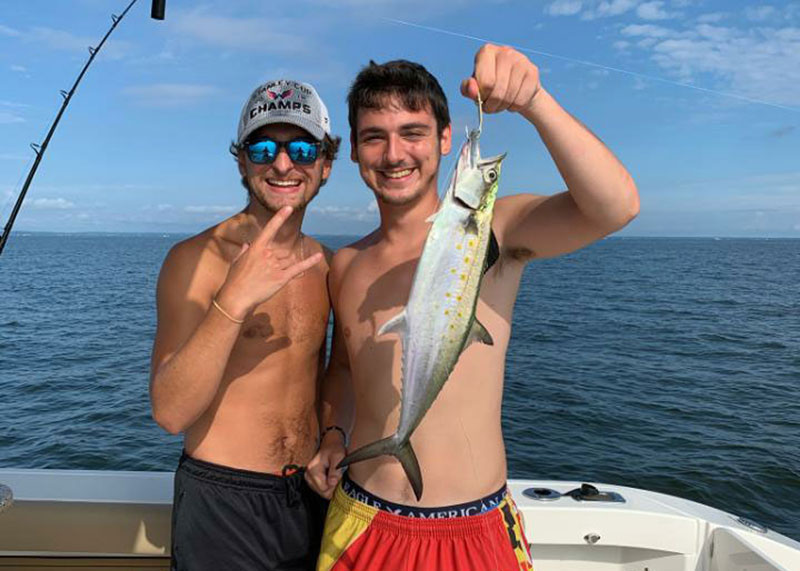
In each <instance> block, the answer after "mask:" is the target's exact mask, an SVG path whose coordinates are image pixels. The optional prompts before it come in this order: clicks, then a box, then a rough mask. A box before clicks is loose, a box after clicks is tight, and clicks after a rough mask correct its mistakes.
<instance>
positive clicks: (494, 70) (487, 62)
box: [461, 44, 542, 115]
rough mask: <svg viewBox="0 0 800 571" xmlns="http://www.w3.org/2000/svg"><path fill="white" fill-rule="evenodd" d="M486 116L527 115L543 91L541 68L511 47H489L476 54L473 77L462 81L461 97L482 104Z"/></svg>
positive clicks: (486, 46)
mask: <svg viewBox="0 0 800 571" xmlns="http://www.w3.org/2000/svg"><path fill="white" fill-rule="evenodd" d="M479 91H480V95H481V100H482V101H483V110H484V112H486V113H498V112H500V111H506V110H508V111H515V112H518V113H522V114H523V115H526V113H529V112H532V110H533V105H534V103H535V101H536V99H537V97H538V95H539V94H540V93H541V91H542V85H541V82H540V81H539V69H538V68H537V67H536V66H535V65H534V64H533V62H531V61H530V60H529V59H528V58H527V57H525V56H524V55H522V54H521V53H519V52H518V51H516V50H514V49H512V48H509V47H500V46H495V45H492V44H486V45H485V46H483V47H482V48H481V49H480V50H478V53H477V54H476V55H475V68H474V71H473V74H472V77H470V78H468V79H465V80H464V81H462V82H461V94H462V95H464V96H465V97H468V98H469V99H472V100H473V101H476V102H477V101H478V92H479Z"/></svg>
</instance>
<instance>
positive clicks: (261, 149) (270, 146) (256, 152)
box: [247, 139, 278, 165]
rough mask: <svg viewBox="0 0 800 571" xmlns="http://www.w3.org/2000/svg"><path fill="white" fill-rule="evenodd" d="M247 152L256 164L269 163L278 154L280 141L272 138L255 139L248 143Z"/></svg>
mask: <svg viewBox="0 0 800 571" xmlns="http://www.w3.org/2000/svg"><path fill="white" fill-rule="evenodd" d="M247 154H248V156H249V157H250V160H251V161H252V162H254V163H256V164H260V165H265V164H269V163H271V162H272V161H274V160H275V157H276V156H278V143H276V142H275V141H272V140H270V139H262V140H261V141H255V142H253V143H250V144H249V145H247Z"/></svg>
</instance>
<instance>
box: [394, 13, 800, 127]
mask: <svg viewBox="0 0 800 571" xmlns="http://www.w3.org/2000/svg"><path fill="white" fill-rule="evenodd" d="M381 19H383V20H386V21H388V22H392V23H394V24H401V25H403V26H409V27H412V28H419V29H421V30H427V31H429V32H436V33H439V34H445V35H448V36H456V37H458V38H464V39H467V40H474V41H477V42H482V43H492V44H505V42H499V41H497V40H490V39H487V38H481V37H478V36H471V35H469V34H462V33H460V32H454V31H452V30H445V29H444V28H435V27H433V26H425V25H422V24H415V23H414V22H407V21H405V20H398V19H396V18H387V17H381ZM506 45H509V46H511V47H513V48H514V49H516V50H519V51H521V52H527V53H531V54H536V55H540V56H544V57H549V58H553V59H559V60H563V61H567V62H570V63H576V64H579V65H585V66H588V67H594V68H597V69H604V70H607V71H613V72H616V73H621V74H623V75H629V76H631V77H637V78H639V79H647V80H649V81H658V82H661V83H667V84H669V85H675V86H677V87H686V88H688V89H694V90H696V91H702V92H704V93H712V94H714V95H718V96H720V97H729V98H731V99H738V100H740V101H745V102H747V103H755V104H758V105H766V106H768V107H774V108H776V109H783V110H784V111H792V112H794V113H800V109H797V108H795V107H787V106H786V105H780V104H779V103H772V102H770V101H764V100H762V99H754V98H752V97H746V96H744V95H737V94H735V93H728V92H726V91H717V90H716V89H709V88H708V87H700V86H698V85H692V84H691V83H684V82H681V81H675V80H672V79H666V78H663V77H659V76H656V75H648V74H646V73H639V72H636V71H630V70H627V69H621V68H618V67H611V66H608V65H603V64H599V63H595V62H591V61H586V60H582V59H577V58H571V57H568V56H562V55H558V54H554V53H550V52H544V51H541V50H534V49H532V48H526V47H522V46H516V45H514V44H506Z"/></svg>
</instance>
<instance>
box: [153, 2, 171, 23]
mask: <svg viewBox="0 0 800 571" xmlns="http://www.w3.org/2000/svg"><path fill="white" fill-rule="evenodd" d="M166 3H167V0H153V7H152V8H151V9H150V17H151V18H153V19H154V20H163V19H164V8H165V6H166Z"/></svg>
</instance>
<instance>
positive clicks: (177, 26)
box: [171, 8, 311, 53]
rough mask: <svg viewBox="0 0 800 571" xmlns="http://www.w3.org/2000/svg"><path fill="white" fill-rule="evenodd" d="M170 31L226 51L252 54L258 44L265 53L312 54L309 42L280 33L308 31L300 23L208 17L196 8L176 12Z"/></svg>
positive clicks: (203, 11) (211, 15)
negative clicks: (255, 43) (309, 52)
mask: <svg viewBox="0 0 800 571" xmlns="http://www.w3.org/2000/svg"><path fill="white" fill-rule="evenodd" d="M171 22H172V24H171V25H172V27H173V29H174V30H175V31H176V32H177V33H178V34H181V35H183V36H186V37H189V38H193V39H196V40H199V41H201V42H203V43H206V44H210V45H214V46H221V47H225V48H239V49H242V50H251V49H254V48H255V45H254V42H257V46H258V49H259V50H260V51H262V52H265V53H291V52H294V53H297V52H306V51H311V42H310V41H309V38H306V37H303V36H302V35H301V34H299V33H286V32H284V31H283V30H307V29H308V28H307V26H303V25H302V22H301V21H299V20H298V21H291V20H287V19H285V18H284V19H279V18H234V17H229V16H218V15H213V14H209V13H208V12H207V11H206V10H205V9H203V8H199V9H196V10H193V11H191V12H179V13H177V14H175V16H174V17H173V20H172V21H171Z"/></svg>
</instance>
